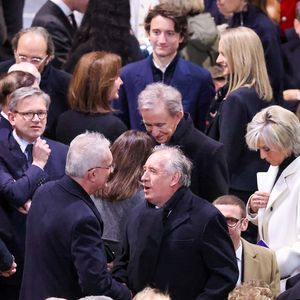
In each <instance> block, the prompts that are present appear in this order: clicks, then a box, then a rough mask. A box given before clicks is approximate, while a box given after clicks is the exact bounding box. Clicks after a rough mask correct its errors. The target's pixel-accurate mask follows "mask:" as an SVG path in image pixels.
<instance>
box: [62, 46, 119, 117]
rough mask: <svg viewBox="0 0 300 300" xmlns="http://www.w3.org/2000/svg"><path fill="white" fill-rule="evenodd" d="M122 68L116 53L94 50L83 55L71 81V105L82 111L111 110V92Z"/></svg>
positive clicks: (69, 96) (69, 95)
mask: <svg viewBox="0 0 300 300" xmlns="http://www.w3.org/2000/svg"><path fill="white" fill-rule="evenodd" d="M120 68H121V58H120V57H119V56H118V55H116V54H113V53H109V52H104V51H94V52H90V53H87V54H85V55H83V56H82V57H81V59H80V60H79V62H78V63H77V65H76V67H75V70H74V73H73V76H72V79H71V82H70V86H69V94H68V99H69V104H70V107H71V108H72V109H74V110H78V111H81V112H109V111H111V110H112V109H111V107H110V101H109V100H110V99H109V92H110V89H111V87H112V86H113V84H114V81H115V80H116V79H117V77H118V76H119V73H120ZM91 78H92V80H91Z"/></svg>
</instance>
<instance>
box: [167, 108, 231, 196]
mask: <svg viewBox="0 0 300 300" xmlns="http://www.w3.org/2000/svg"><path fill="white" fill-rule="evenodd" d="M167 145H169V146H179V147H180V148H181V150H182V151H183V153H184V154H185V155H186V156H187V157H188V158H189V159H190V160H191V161H192V163H193V168H192V176H191V186H190V189H191V191H192V192H193V193H194V194H196V195H198V196H199V197H201V198H204V199H206V200H209V201H210V202H212V201H213V200H215V199H216V198H217V197H219V196H222V195H225V194H228V188H229V184H228V168H227V162H226V159H225V151H224V146H223V145H222V144H221V143H219V142H216V141H215V140H213V139H211V138H209V137H208V136H206V135H204V134H203V133H202V132H200V131H199V130H198V129H196V128H195V126H194V124H193V121H192V119H191V118H190V116H189V115H188V114H187V113H185V114H184V117H183V118H182V119H181V121H180V122H179V124H178V126H177V128H176V130H175V132H174V134H173V136H172V137H171V139H170V141H169V142H168V143H167Z"/></svg>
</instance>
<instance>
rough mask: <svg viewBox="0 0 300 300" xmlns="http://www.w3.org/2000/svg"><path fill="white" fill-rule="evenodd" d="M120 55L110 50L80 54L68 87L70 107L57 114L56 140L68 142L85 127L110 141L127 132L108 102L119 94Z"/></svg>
mask: <svg viewBox="0 0 300 300" xmlns="http://www.w3.org/2000/svg"><path fill="white" fill-rule="evenodd" d="M120 68H121V58H120V57H119V56H118V55H116V54H113V53H108V52H103V51H96V52H90V53H87V54H85V55H84V56H82V58H81V59H80V61H79V62H78V64H77V65H76V67H75V70H74V74H73V77H72V79H71V82H70V86H69V93H68V100H69V105H70V107H71V110H68V111H66V112H64V113H63V114H62V115H60V117H59V119H58V122H57V127H56V139H57V140H58V141H60V142H62V143H65V144H70V142H71V141H72V140H73V139H74V138H75V137H76V136H77V135H79V134H81V133H84V132H85V131H86V130H89V131H97V132H100V133H102V134H103V135H104V136H105V137H106V138H107V139H109V140H110V141H111V142H113V141H114V140H115V139H116V138H117V137H118V136H119V135H120V134H122V133H123V132H124V131H126V129H127V128H126V126H125V125H124V123H123V122H122V121H121V120H120V119H119V118H118V117H116V116H114V115H113V113H112V111H113V109H112V108H111V101H112V100H113V99H116V98H118V97H119V95H118V92H119V88H120V86H121V85H122V83H123V82H122V80H121V78H120V77H119V73H120Z"/></svg>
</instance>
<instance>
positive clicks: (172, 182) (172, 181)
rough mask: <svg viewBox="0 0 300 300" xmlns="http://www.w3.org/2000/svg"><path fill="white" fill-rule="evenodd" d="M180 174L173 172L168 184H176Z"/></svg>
mask: <svg viewBox="0 0 300 300" xmlns="http://www.w3.org/2000/svg"><path fill="white" fill-rule="evenodd" d="M180 177H181V176H180V174H179V172H175V173H174V174H173V175H172V180H171V184H170V186H172V187H173V186H175V185H176V184H178V183H179V181H180Z"/></svg>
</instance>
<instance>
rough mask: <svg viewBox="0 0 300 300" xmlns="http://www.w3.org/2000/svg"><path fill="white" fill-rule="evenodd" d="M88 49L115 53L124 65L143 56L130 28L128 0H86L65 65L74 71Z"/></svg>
mask: <svg viewBox="0 0 300 300" xmlns="http://www.w3.org/2000/svg"><path fill="white" fill-rule="evenodd" d="M91 51H107V52H112V53H115V54H118V55H119V56H120V57H121V59H122V65H123V66H124V65H126V64H128V63H130V62H134V61H137V60H140V59H142V58H143V54H142V52H141V50H140V46H139V42H138V40H137V39H136V37H135V36H134V35H133V34H132V32H131V26H130V4H129V0H114V1H111V0H101V1H99V0H89V4H88V6H87V9H86V12H85V15H84V17H83V19H82V22H81V25H80V27H79V28H78V30H77V32H76V34H75V37H74V40H73V45H72V48H71V51H70V53H69V56H68V59H67V61H66V64H65V66H64V69H65V70H66V71H67V72H70V73H73V70H74V66H75V65H76V63H77V62H78V61H79V59H80V58H81V56H82V55H83V54H85V53H88V52H91Z"/></svg>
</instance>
